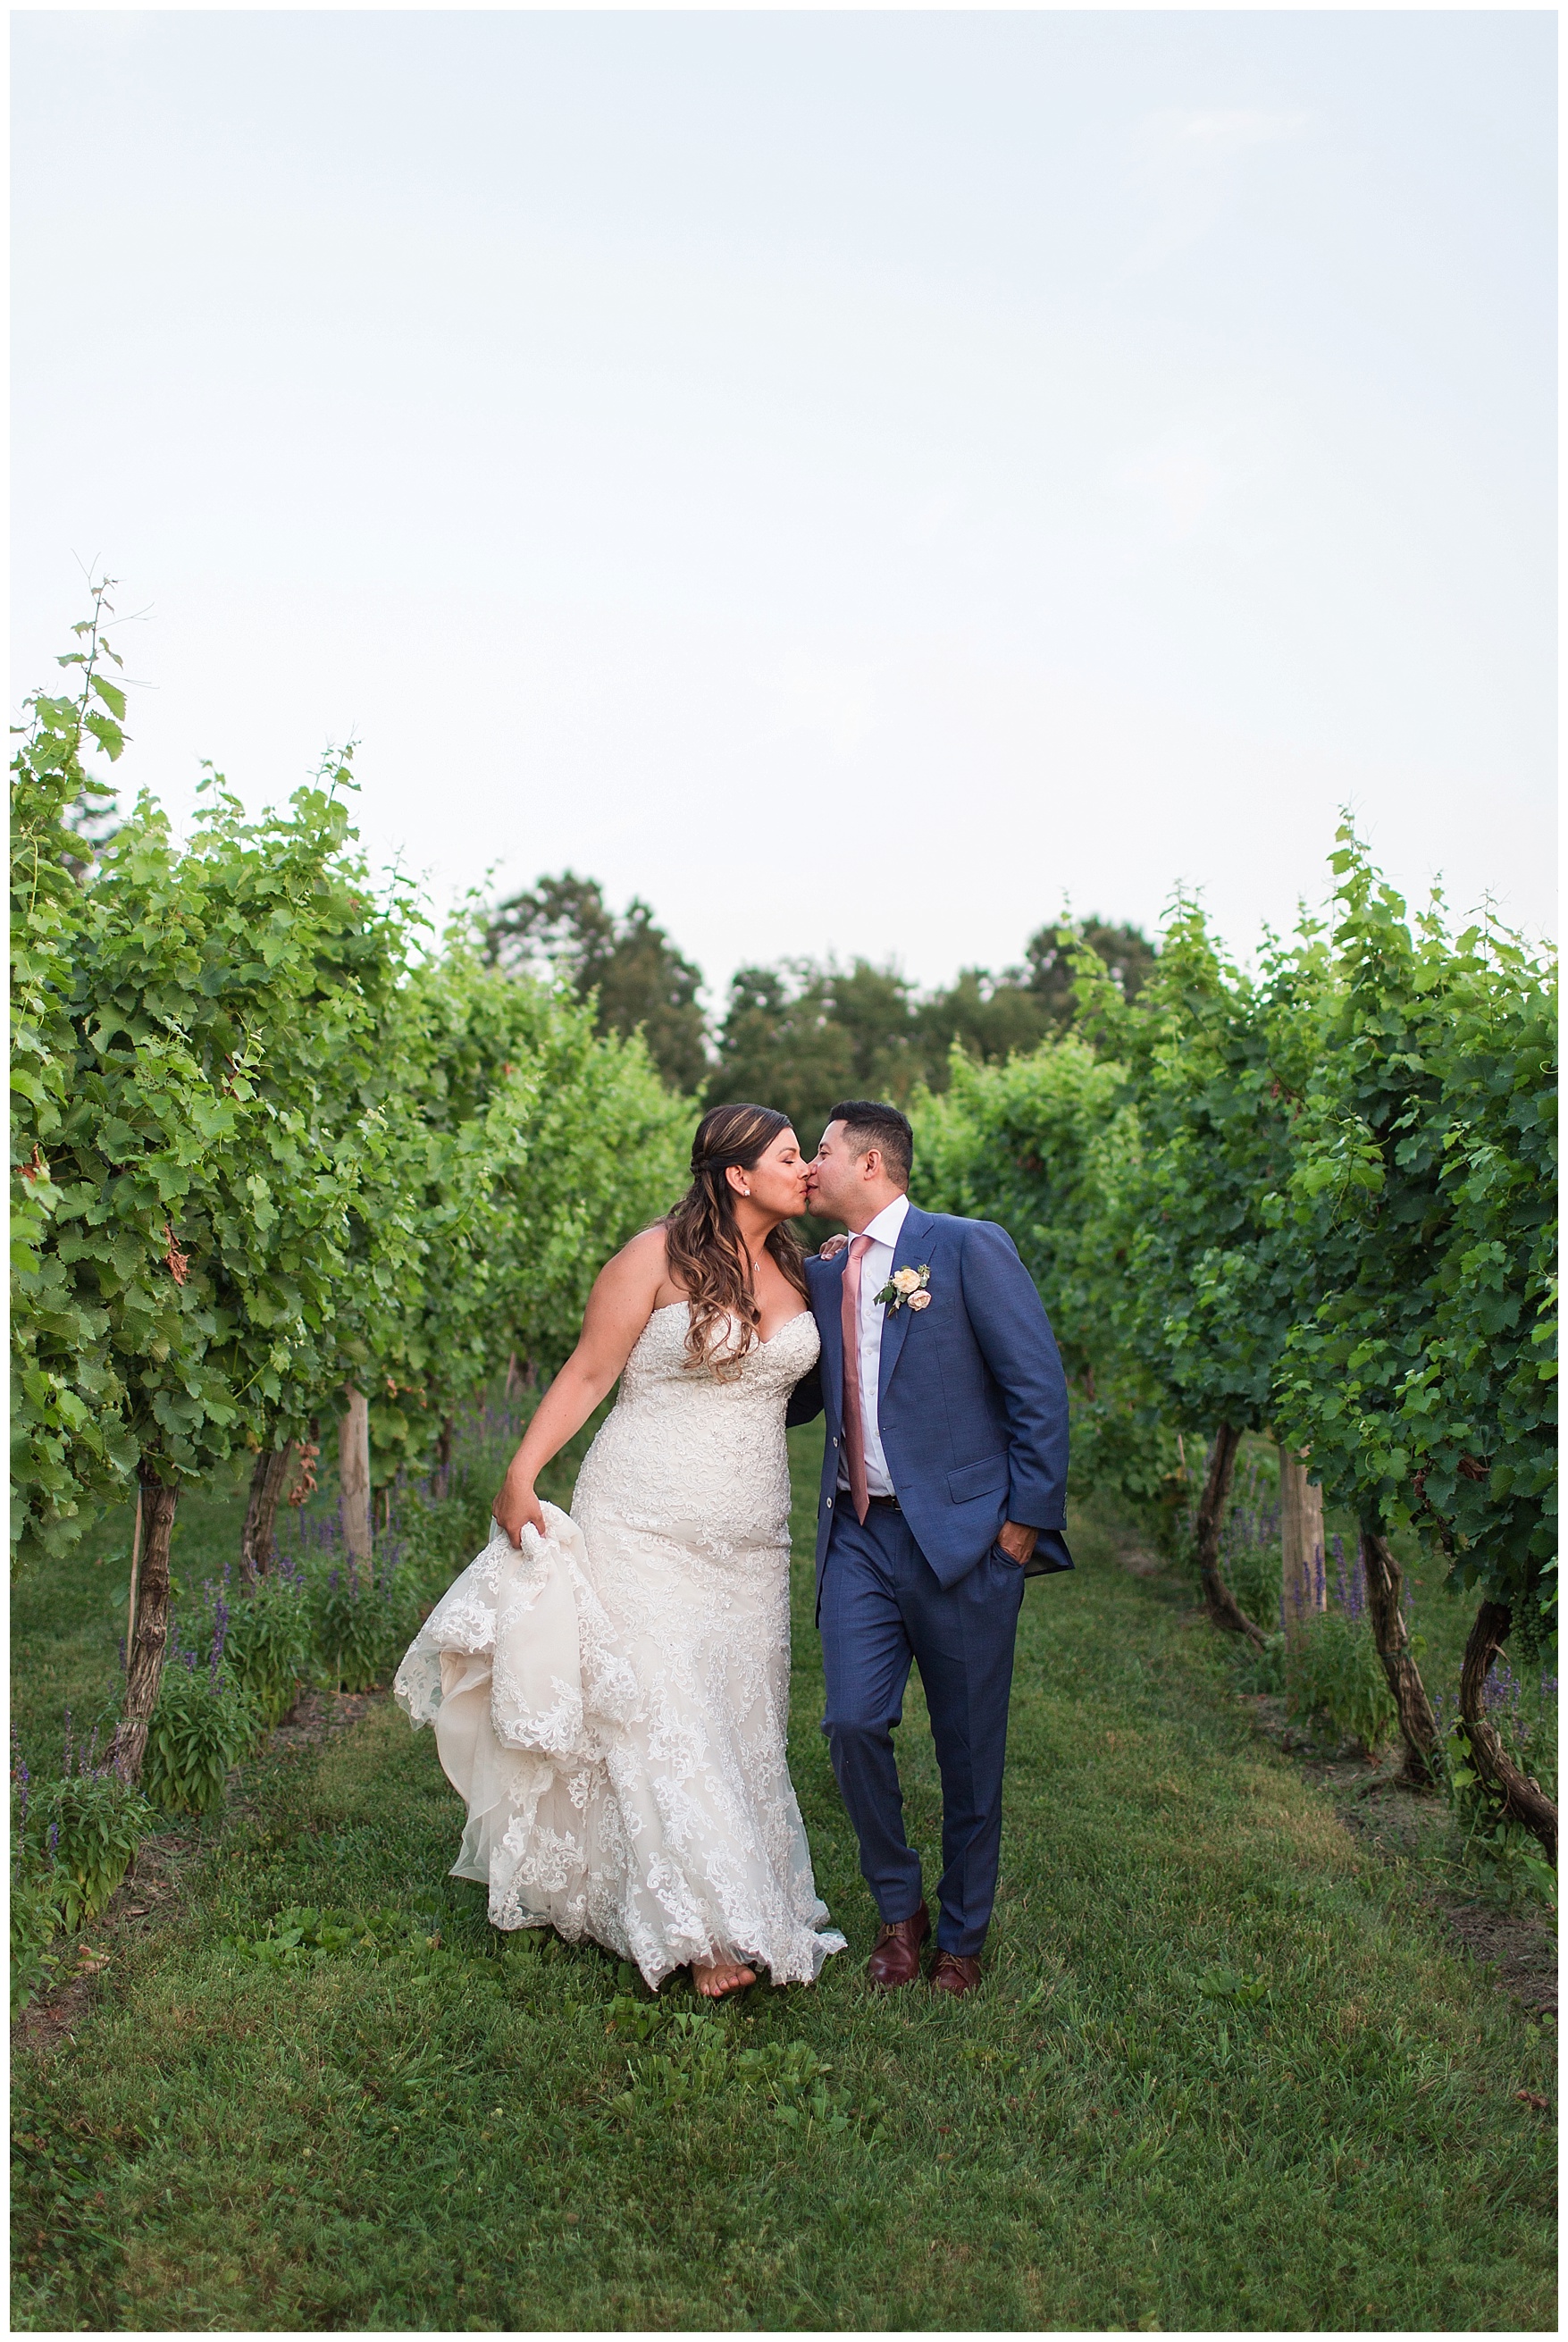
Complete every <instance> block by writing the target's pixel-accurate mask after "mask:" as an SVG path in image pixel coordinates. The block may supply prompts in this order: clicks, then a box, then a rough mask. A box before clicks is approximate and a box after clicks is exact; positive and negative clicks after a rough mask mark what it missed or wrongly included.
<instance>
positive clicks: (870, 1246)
mask: <svg viewBox="0 0 1568 2342" xmlns="http://www.w3.org/2000/svg"><path fill="white" fill-rule="evenodd" d="M913 1159H914V1134H913V1133H912V1131H911V1129H910V1126H909V1123H908V1121H907V1119H906V1118H905V1116H903V1115H902V1114H900V1113H899V1111H898V1109H897V1107H896V1106H881V1105H877V1104H875V1103H874V1102H873V1101H871V1100H870V1099H866V1098H846V1099H845V1100H844V1103H843V1104H842V1105H840V1106H834V1110H833V1118H832V1120H831V1121H830V1122H829V1124H828V1126H827V1129H826V1131H825V1132H824V1136H823V1141H822V1145H821V1146H820V1147H819V1149H818V1151H817V1154H816V1157H815V1160H814V1163H813V1164H812V1166H811V1169H812V1186H811V1189H810V1192H809V1195H808V1197H807V1202H808V1206H809V1208H810V1209H811V1210H812V1211H814V1212H817V1213H820V1214H822V1215H823V1216H825V1217H827V1218H831V1219H837V1220H843V1221H844V1223H845V1225H846V1226H848V1227H849V1229H850V1230H851V1238H850V1241H849V1243H848V1244H847V1246H843V1248H842V1249H841V1250H839V1251H838V1252H836V1253H835V1254H834V1256H833V1257H831V1258H824V1257H818V1258H816V1259H814V1260H808V1261H807V1263H806V1276H807V1279H808V1281H809V1284H810V1287H811V1298H812V1306H813V1308H814V1311H815V1313H816V1321H817V1326H818V1330H819V1332H820V1334H821V1336H822V1359H821V1364H820V1366H819V1367H818V1368H817V1370H816V1372H815V1374H814V1375H813V1376H808V1377H807V1379H806V1380H805V1381H804V1382H803V1383H802V1384H801V1386H799V1388H798V1389H797V1391H796V1393H795V1395H794V1399H793V1400H792V1401H791V1405H790V1413H789V1420H790V1421H791V1422H792V1423H805V1422H809V1421H810V1419H811V1417H812V1416H814V1415H816V1414H818V1413H819V1412H821V1411H823V1410H824V1409H825V1412H826V1416H827V1438H826V1443H825V1446H824V1456H823V1475H822V1498H821V1503H820V1506H819V1508H818V1515H817V1540H816V1584H817V1619H818V1623H819V1625H820V1626H821V1628H822V1649H823V1666H824V1673H825V1676H826V1678H827V1713H826V1715H825V1716H824V1719H823V1730H824V1732H825V1733H826V1735H827V1738H828V1746H829V1747H830V1748H831V1749H832V1752H833V1767H834V1773H835V1774H836V1776H837V1777H838V1786H839V1788H840V1791H841V1792H842V1794H843V1797H844V1804H845V1806H846V1807H848V1809H849V1817H850V1819H851V1821H852V1822H853V1823H854V1830H855V1836H856V1837H857V1838H858V1839H859V1841H860V1867H861V1871H862V1873H863V1875H864V1878H865V1881H866V1884H867V1886H868V1887H870V1888H871V1891H872V1894H873V1896H874V1897H875V1900H876V1907H877V1910H878V1912H879V1913H880V1914H881V1917H882V1927H881V1931H880V1933H879V1934H878V1936H877V1939H876V1946H875V1948H874V1951H873V1953H872V1956H871V1964H870V1967H869V1969H868V1971H867V1972H868V1974H869V1976H870V1977H871V1980H872V1982H873V1983H874V1984H876V1985H881V1986H883V1987H894V1986H899V1985H906V1984H913V1983H914V1980H915V1978H916V1977H918V1976H919V1974H920V1957H921V1946H922V1944H923V1943H924V1939H925V1937H926V1936H927V1935H928V1934H929V1932H930V1926H931V1922H930V1917H929V1915H928V1913H927V1911H926V1907H925V1902H924V1896H923V1894H922V1889H921V1877H920V1857H919V1856H918V1855H916V1854H915V1853H914V1851H913V1850H912V1849H911V1847H910V1846H909V1843H908V1841H907V1839H906V1838H905V1837H904V1799H903V1796H902V1794H901V1792H900V1789H899V1786H898V1767H897V1765H896V1764H895V1762H894V1753H893V1730H894V1726H895V1725H896V1724H897V1723H898V1721H899V1718H900V1716H901V1714H902V1711H903V1705H904V1685H905V1684H906V1683H907V1682H908V1680H909V1669H910V1664H911V1662H912V1660H918V1661H919V1663H920V1679H921V1682H922V1684H923V1685H924V1688H925V1699H926V1706H927V1708H928V1709H929V1711H930V1716H931V1730H932V1736H933V1738H934V1741H935V1743H936V1761H937V1764H938V1766H939V1767H940V1768H941V1773H942V1858H943V1872H942V1879H941V1883H940V1885H939V1886H938V1888H937V1900H938V1904H939V1906H940V1913H939V1917H938V1919H937V1924H936V1950H935V1957H934V1962H933V1964H932V1968H931V1983H932V1985H933V1987H934V1989H936V1990H937V1991H939V1992H948V1993H954V1994H958V1993H965V1992H971V1991H973V1989H974V1987H975V1986H976V1985H977V1984H978V1983H979V1981H980V1954H981V1950H982V1948H983V1947H984V1942H985V1931H986V1928H987V1927H988V1925H989V1923H990V1919H991V1907H992V1904H993V1902H994V1900H995V1896H996V1868H997V1861H998V1857H999V1855H1000V1851H1001V1842H1002V1767H1003V1758H1004V1753H1005V1749H1006V1742H1007V1696H1008V1692H1009V1689H1010V1688H1011V1686H1012V1681H1013V1644H1014V1636H1015V1634H1016V1631H1017V1625H1018V1610H1019V1606H1020V1604H1021V1603H1022V1601H1023V1599H1024V1578H1025V1577H1026V1576H1028V1577H1035V1576H1042V1575H1043V1574H1044V1572H1046V1571H1048V1570H1057V1569H1071V1568H1072V1566H1073V1556H1072V1555H1071V1554H1070V1553H1069V1552H1068V1550H1067V1547H1066V1544H1065V1542H1064V1538H1063V1535H1062V1529H1063V1523H1064V1518H1065V1499H1066V1486H1067V1387H1066V1384H1065V1381H1064V1377H1063V1374H1062V1365H1061V1361H1060V1359H1059V1358H1058V1356H1057V1355H1056V1345H1055V1342H1054V1340H1053V1338H1052V1334H1051V1327H1050V1325H1049V1324H1048V1322H1047V1320H1046V1316H1045V1311H1044V1307H1043V1306H1042V1304H1041V1300H1040V1296H1039V1295H1038V1293H1037V1292H1036V1291H1035V1289H1034V1284H1033V1282H1032V1280H1031V1278H1030V1276H1029V1274H1028V1271H1027V1270H1026V1269H1025V1268H1024V1264H1023V1262H1022V1261H1021V1260H1020V1259H1019V1257H1018V1254H1017V1250H1016V1248H1015V1247H1014V1243H1013V1239H1012V1237H1011V1236H1008V1234H1007V1232H1006V1230H1005V1229H1004V1228H999V1227H997V1226H995V1225H994V1223H993V1222H992V1221H989V1220H962V1219H954V1218H950V1217H949V1216H947V1215H946V1214H944V1213H935V1212H923V1211H920V1210H918V1209H917V1208H916V1206H914V1205H913V1204H911V1202H910V1200H909V1196H908V1193H907V1190H908V1186H909V1173H910V1166H911V1163H912V1161H913ZM842 1241H843V1240H842V1239H839V1242H840V1244H841V1245H842Z"/></svg>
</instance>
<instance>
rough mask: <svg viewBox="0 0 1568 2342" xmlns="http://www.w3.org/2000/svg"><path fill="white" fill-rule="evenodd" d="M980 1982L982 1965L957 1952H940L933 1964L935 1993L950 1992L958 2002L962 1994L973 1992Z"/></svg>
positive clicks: (932, 1975)
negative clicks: (962, 1956) (964, 1957)
mask: <svg viewBox="0 0 1568 2342" xmlns="http://www.w3.org/2000/svg"><path fill="white" fill-rule="evenodd" d="M979 1982H980V1963H979V1961H978V1960H966V1959H963V1958H961V1957H959V1955H958V1953H956V1952H938V1953H937V1955H936V1957H935V1958H934V1960H933V1962H932V1964H931V1989H932V1991H933V1992H950V1993H951V1994H952V1995H953V1997H954V1999H955V2000H956V1999H957V1998H958V1997H959V1996H960V1995H961V1994H962V1993H966V1992H973V1991H974V1987H975V1986H976V1985H977V1984H978V1983H979Z"/></svg>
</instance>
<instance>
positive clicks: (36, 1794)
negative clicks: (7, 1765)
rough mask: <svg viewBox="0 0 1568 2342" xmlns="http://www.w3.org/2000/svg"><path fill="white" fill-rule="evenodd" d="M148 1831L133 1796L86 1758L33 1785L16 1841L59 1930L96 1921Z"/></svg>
mask: <svg viewBox="0 0 1568 2342" xmlns="http://www.w3.org/2000/svg"><path fill="white" fill-rule="evenodd" d="M155 1827H156V1819H155V1815H154V1813H153V1811H152V1808H151V1807H150V1806H149V1805H148V1803H147V1801H146V1798H145V1797H144V1796H143V1795H142V1794H141V1792H140V1791H139V1790H137V1789H135V1788H130V1787H127V1786H126V1784H125V1782H124V1781H122V1780H121V1778H120V1777H119V1775H118V1774H117V1773H116V1772H115V1771H114V1770H113V1768H112V1767H109V1766H103V1767H98V1768H97V1769H92V1768H90V1767H89V1766H88V1764H87V1761H86V1759H85V1757H84V1758H83V1759H82V1762H81V1767H80V1769H78V1770H77V1771H75V1772H69V1773H64V1774H62V1775H61V1777H59V1779H58V1780H55V1781H45V1782H42V1783H40V1784H36V1785H35V1787H34V1789H33V1795H32V1797H31V1800H30V1802H29V1806H28V1811H27V1822H26V1827H25V1835H24V1841H23V1842H24V1845H25V1847H27V1848H28V1849H29V1851H30V1852H31V1854H32V1856H33V1858H34V1861H35V1864H36V1866H37V1870H38V1875H39V1877H40V1878H41V1879H46V1881H47V1887H46V1891H47V1893H48V1894H49V1895H50V1896H52V1897H54V1900H55V1907H57V1909H58V1911H59V1915H60V1918H61V1921H62V1923H63V1924H64V1925H65V1927H80V1926H81V1924H82V1922H83V1920H84V1919H95V1918H96V1917H97V1916H98V1914H99V1912H100V1911H102V1910H103V1908H104V1907H105V1904H106V1903H107V1902H108V1900H109V1897H110V1896H111V1895H113V1893H114V1891H115V1887H118V1885H119V1884H120V1881H121V1879H122V1878H124V1877H125V1873H126V1871H127V1870H128V1869H129V1868H130V1867H131V1863H132V1861H133V1859H134V1858H135V1852H136V1848H137V1847H139V1846H140V1845H141V1843H142V1840H143V1839H144V1838H145V1837H147V1836H149V1834H150V1833H151V1832H152V1830H153V1829H154V1828H155ZM41 1891H44V1890H42V1889H41ZM41 1908H42V1907H40V1910H41Z"/></svg>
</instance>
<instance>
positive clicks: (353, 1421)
mask: <svg viewBox="0 0 1568 2342" xmlns="http://www.w3.org/2000/svg"><path fill="white" fill-rule="evenodd" d="M345 1396H346V1397H347V1399H348V1406H347V1407H346V1408H345V1411H344V1414H343V1416H342V1419H341V1421H340V1422H339V1424H338V1426H337V1481H338V1494H339V1496H340V1498H341V1501H342V1506H343V1536H344V1542H345V1545H346V1546H347V1547H348V1550H349V1552H350V1553H351V1554H352V1555H353V1556H354V1558H355V1560H356V1561H368V1560H369V1559H370V1401H369V1400H368V1399H367V1398H366V1397H365V1393H364V1392H363V1391H358V1390H355V1387H354V1386H353V1384H352V1383H350V1384H349V1385H348V1386H347V1391H346V1394H345Z"/></svg>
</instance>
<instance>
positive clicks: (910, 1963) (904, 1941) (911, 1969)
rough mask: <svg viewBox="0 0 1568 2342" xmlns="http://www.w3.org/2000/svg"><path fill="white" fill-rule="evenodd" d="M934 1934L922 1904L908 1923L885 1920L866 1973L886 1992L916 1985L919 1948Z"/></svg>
mask: <svg viewBox="0 0 1568 2342" xmlns="http://www.w3.org/2000/svg"><path fill="white" fill-rule="evenodd" d="M930 1933H931V1915H930V1913H929V1912H928V1911H927V1910H926V1907H925V1906H924V1903H923V1904H922V1905H921V1907H920V1908H919V1910H918V1911H914V1912H912V1913H911V1914H910V1916H909V1917H908V1918H907V1919H884V1921H883V1923H882V1926H881V1927H880V1928H879V1929H878V1931H877V1937H876V1943H875V1945H874V1948H873V1951H872V1955H871V1957H870V1959H869V1960H868V1961H867V1962H866V1967H865V1972H866V1975H867V1976H868V1977H870V1978H871V1981H872V1983H873V1984H874V1985H880V1986H881V1987H882V1989H883V1991H884V1992H892V1991H893V1990H894V1988H895V1987H897V1986H898V1985H901V1984H913V1983H914V1980H915V1978H916V1977H917V1976H918V1975H919V1974H920V1947H921V1946H922V1944H924V1941H925V1938H926V1937H927V1936H929V1935H930Z"/></svg>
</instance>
